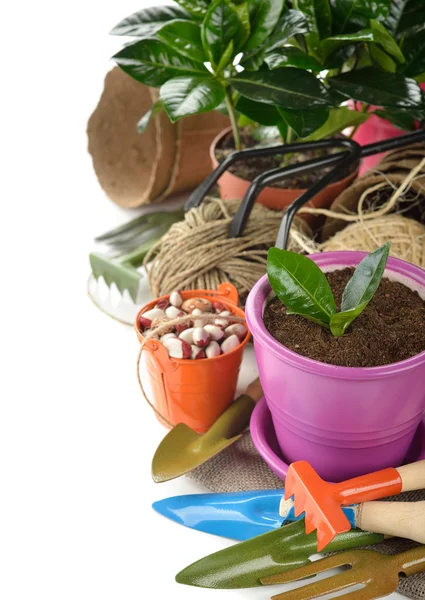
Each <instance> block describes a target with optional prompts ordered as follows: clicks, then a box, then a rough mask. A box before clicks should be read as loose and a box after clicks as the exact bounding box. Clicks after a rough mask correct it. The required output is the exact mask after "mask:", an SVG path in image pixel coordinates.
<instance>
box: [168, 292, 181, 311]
mask: <svg viewBox="0 0 425 600" xmlns="http://www.w3.org/2000/svg"><path fill="white" fill-rule="evenodd" d="M170 304H172V305H173V306H175V307H176V308H180V307H181V305H182V304H183V298H182V297H181V295H180V292H178V291H177V290H176V291H175V292H171V294H170Z"/></svg>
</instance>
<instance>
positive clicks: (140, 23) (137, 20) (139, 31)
mask: <svg viewBox="0 0 425 600" xmlns="http://www.w3.org/2000/svg"><path fill="white" fill-rule="evenodd" d="M174 19H185V20H190V19H191V16H190V14H189V13H188V12H186V11H185V10H184V9H183V8H180V7H179V6H152V7H151V8H144V9H142V10H139V11H138V12H135V13H133V14H132V15H129V16H128V17H126V18H125V19H123V20H122V21H120V22H119V23H118V25H115V27H114V28H113V29H112V30H111V32H110V33H111V35H130V36H133V37H141V38H143V37H149V36H152V35H154V34H155V33H156V32H157V31H158V29H161V27H163V25H164V24H165V23H168V22H169V21H173V20H174Z"/></svg>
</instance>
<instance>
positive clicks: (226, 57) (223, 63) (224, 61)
mask: <svg viewBox="0 0 425 600" xmlns="http://www.w3.org/2000/svg"><path fill="white" fill-rule="evenodd" d="M233 54H234V49H233V40H230V42H229V45H228V46H227V48H226V50H225V51H224V52H223V54H222V55H221V58H220V62H219V63H218V65H217V68H216V75H217V74H218V73H221V72H222V71H223V69H224V68H225V67H227V65H228V64H229V63H230V62H231V60H232V58H233Z"/></svg>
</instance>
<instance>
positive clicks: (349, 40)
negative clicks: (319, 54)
mask: <svg viewBox="0 0 425 600" xmlns="http://www.w3.org/2000/svg"><path fill="white" fill-rule="evenodd" d="M373 39H374V38H373V32H372V30H371V29H361V30H360V31H355V32H354V33H343V34H339V35H333V36H332V37H328V38H326V39H325V40H322V42H321V44H320V47H321V49H322V51H323V53H324V54H325V56H326V57H328V56H330V55H331V54H332V53H333V52H335V51H336V50H339V49H340V48H343V47H344V46H349V45H352V44H353V43H358V42H373Z"/></svg>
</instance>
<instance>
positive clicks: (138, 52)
mask: <svg viewBox="0 0 425 600" xmlns="http://www.w3.org/2000/svg"><path fill="white" fill-rule="evenodd" d="M112 58H113V59H114V60H115V62H116V63H117V64H118V65H119V66H120V67H121V69H122V70H123V71H125V72H126V73H128V74H129V75H131V77H134V79H137V81H141V82H142V83H144V84H145V85H150V86H153V87H160V86H161V85H162V84H163V83H165V82H166V81H167V80H168V79H171V78H172V77H178V76H181V75H204V74H205V73H208V70H207V69H206V67H204V65H203V64H202V63H196V62H194V61H191V60H189V59H188V58H184V57H182V56H180V55H179V54H177V53H176V52H175V51H174V50H173V49H172V48H170V47H169V46H167V45H166V44H165V43H164V42H162V41H160V40H155V39H145V40H140V41H139V42H136V43H134V44H131V45H129V46H125V47H124V48H123V49H122V50H120V51H119V52H118V53H117V54H115V56H113V57H112Z"/></svg>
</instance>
